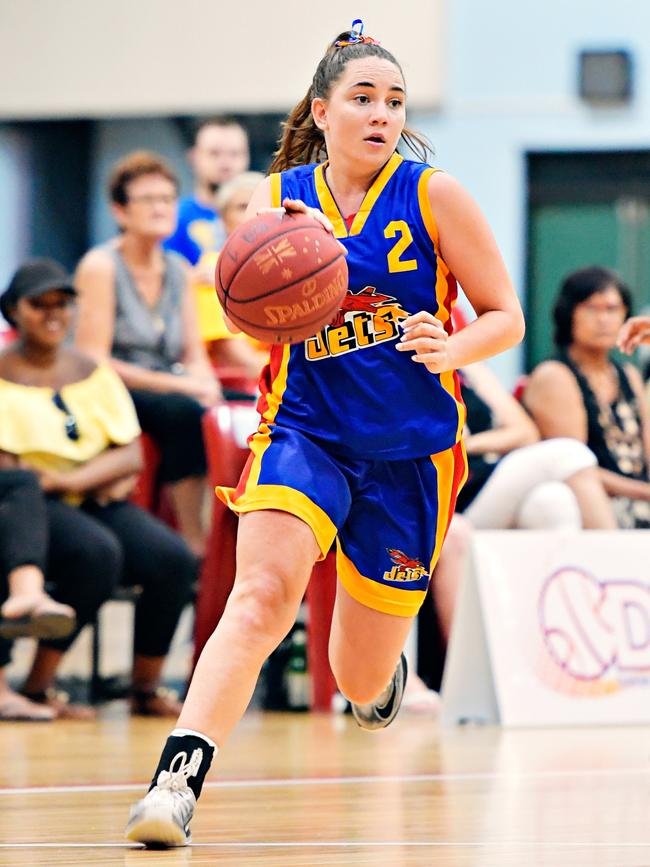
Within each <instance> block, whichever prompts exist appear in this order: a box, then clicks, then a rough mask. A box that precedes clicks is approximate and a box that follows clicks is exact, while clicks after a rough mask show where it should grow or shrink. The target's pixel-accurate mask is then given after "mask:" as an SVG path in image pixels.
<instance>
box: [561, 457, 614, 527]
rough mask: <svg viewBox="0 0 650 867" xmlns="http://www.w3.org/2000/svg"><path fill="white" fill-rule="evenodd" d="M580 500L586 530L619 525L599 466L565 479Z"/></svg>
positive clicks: (583, 524) (579, 504)
mask: <svg viewBox="0 0 650 867" xmlns="http://www.w3.org/2000/svg"><path fill="white" fill-rule="evenodd" d="M565 484H567V485H568V486H569V487H570V488H571V490H572V491H573V493H574V494H575V498H576V500H577V501H578V506H579V507H580V514H581V516H582V526H583V527H584V528H585V530H616V529H617V527H618V525H617V523H616V517H615V516H614V510H613V509H612V505H611V503H610V500H609V497H608V495H607V493H606V491H605V488H604V487H603V484H602V482H601V481H600V478H599V476H598V467H588V468H587V469H584V470H580V472H578V473H574V474H573V475H572V476H569V478H568V479H565Z"/></svg>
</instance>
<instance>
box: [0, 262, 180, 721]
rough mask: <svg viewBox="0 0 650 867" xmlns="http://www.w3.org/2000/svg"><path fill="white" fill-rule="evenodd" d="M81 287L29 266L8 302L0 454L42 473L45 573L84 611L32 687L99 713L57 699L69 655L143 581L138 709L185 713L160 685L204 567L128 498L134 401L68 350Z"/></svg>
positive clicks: (38, 669) (50, 700)
mask: <svg viewBox="0 0 650 867" xmlns="http://www.w3.org/2000/svg"><path fill="white" fill-rule="evenodd" d="M76 294H77V293H76V290H75V289H74V287H73V286H72V284H71V282H70V279H69V278H68V276H67V275H66V274H65V272H64V271H63V269H62V268H61V266H60V265H58V264H57V263H56V262H53V261H51V260H48V259H35V260H32V261H29V262H27V263H25V264H24V265H23V266H22V267H20V268H19V269H18V271H17V272H16V273H15V275H14V277H13V279H12V281H11V283H10V285H9V287H8V288H7V290H6V291H5V292H4V293H3V294H2V296H1V297H0V310H1V312H2V315H3V316H4V317H5V319H7V320H8V321H9V322H10V323H11V324H12V325H14V327H15V328H16V330H17V332H18V339H17V340H16V341H15V342H14V343H13V344H10V345H9V346H8V347H7V348H6V349H5V350H4V351H3V352H2V353H0V405H1V406H2V412H1V413H0V457H1V458H2V462H3V465H5V466H7V465H9V464H13V465H14V466H19V465H22V466H24V467H26V468H29V469H31V470H33V471H34V472H35V473H36V474H37V476H38V478H39V480H40V484H41V488H42V490H43V491H44V492H45V494H46V495H47V496H46V515H47V524H48V527H47V531H48V536H49V543H48V545H47V557H46V577H47V579H48V580H49V581H52V583H53V585H54V587H55V591H54V593H55V596H56V599H57V600H58V601H59V602H62V603H65V604H67V605H70V606H71V607H72V608H73V609H74V610H75V611H76V614H77V627H76V629H75V630H74V631H73V632H72V633H71V634H70V635H69V636H68V637H66V638H62V639H44V640H41V641H40V643H39V645H38V649H37V652H36V656H35V659H34V663H33V666H32V670H31V672H30V674H29V676H28V678H27V681H26V683H25V685H24V688H23V692H24V694H25V695H27V696H28V697H29V698H31V699H32V700H34V701H38V702H42V703H45V704H49V705H50V706H51V707H52V708H53V709H54V710H55V712H56V713H57V714H58V715H60V716H68V717H70V716H76V717H80V716H83V717H88V716H91V715H92V713H91V712H90V710H89V709H82V708H79V707H74V706H72V707H71V706H67V705H65V704H61V702H60V701H59V700H58V699H57V697H56V696H53V695H52V693H51V688H52V687H53V683H54V677H55V674H56V671H57V668H58V666H59V663H60V662H61V659H62V657H63V654H64V653H65V651H66V650H67V649H68V648H69V647H70V645H71V644H72V642H73V641H74V640H75V638H76V637H77V635H78V634H79V631H80V630H81V629H82V627H83V626H85V625H86V624H87V623H89V622H91V621H92V620H93V619H94V617H95V615H96V613H97V611H98V609H99V607H100V605H101V604H102V603H103V602H104V601H105V600H106V599H108V598H110V596H111V594H112V592H113V590H114V588H115V586H116V585H117V584H118V583H119V582H122V583H125V584H129V585H140V586H141V587H142V594H141V596H140V598H139V600H138V602H137V606H136V616H135V634H134V664H133V686H132V689H133V692H132V697H131V703H132V710H133V711H134V712H136V713H145V714H155V715H164V714H175V713H177V711H178V702H177V701H176V700H173V699H171V698H169V697H168V696H167V695H166V694H165V693H164V692H163V691H161V690H160V689H159V679H160V674H161V669H162V665H163V662H164V660H165V657H166V654H167V651H168V650H169V646H170V643H171V640H172V637H173V634H174V631H175V629H176V625H177V622H178V619H179V617H180V614H181V612H182V609H183V607H184V605H185V604H186V602H187V601H188V600H189V598H190V595H191V588H192V584H193V582H194V580H195V577H196V560H195V558H194V557H193V555H192V553H191V552H190V551H189V549H188V548H187V546H186V545H185V543H184V542H183V541H182V539H181V538H180V537H179V536H178V535H177V534H176V533H174V532H172V531H171V530H170V529H168V528H167V527H166V526H164V525H163V524H161V523H160V522H159V521H157V520H156V519H155V518H153V517H152V516H151V515H149V514H148V513H147V512H144V511H143V510H142V509H139V508H138V507H137V506H135V505H133V504H132V503H129V502H128V500H127V499H126V498H127V497H128V495H129V493H130V491H131V490H132V488H133V485H134V482H135V480H136V479H137V475H138V473H139V471H140V468H141V457H140V443H139V434H140V428H139V426H138V422H137V418H136V415H135V410H134V408H133V404H132V402H131V399H130V397H129V394H128V392H127V390H126V388H125V387H124V385H123V383H122V381H121V380H120V378H119V377H118V376H117V374H116V373H115V372H114V371H113V370H112V369H111V368H110V367H109V366H108V365H105V364H100V365H97V364H96V363H95V362H94V361H93V360H92V359H90V358H88V357H86V356H85V355H82V354H81V353H79V352H77V351H76V350H74V349H68V348H66V347H65V346H64V340H65V338H66V336H67V334H68V332H69V330H70V326H71V324H72V303H73V302H74V299H75V297H76Z"/></svg>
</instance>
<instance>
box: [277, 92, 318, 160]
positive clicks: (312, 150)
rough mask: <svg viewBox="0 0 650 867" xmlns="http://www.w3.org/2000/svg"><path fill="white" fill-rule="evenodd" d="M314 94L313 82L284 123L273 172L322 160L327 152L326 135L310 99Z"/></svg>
mask: <svg viewBox="0 0 650 867" xmlns="http://www.w3.org/2000/svg"><path fill="white" fill-rule="evenodd" d="M313 98H314V90H313V86H310V88H309V90H308V91H307V93H306V95H305V96H304V97H303V98H302V99H301V100H300V102H299V103H298V105H296V106H295V107H294V108H293V110H292V111H291V112H290V114H289V116H288V117H287V119H286V120H285V121H284V122H283V124H282V138H281V139H280V146H279V147H278V150H277V151H276V152H275V154H274V155H273V156H274V160H273V162H272V163H271V167H270V168H269V174H271V173H272V172H284V171H286V170H287V169H290V168H293V166H302V165H307V164H308V163H312V162H319V161H320V159H321V158H322V157H323V156H324V155H325V153H326V151H325V137H324V136H323V133H322V132H321V130H319V129H318V127H317V126H316V124H315V123H314V118H313V117H312V113H311V101H312V99H313Z"/></svg>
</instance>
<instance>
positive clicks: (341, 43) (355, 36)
mask: <svg viewBox="0 0 650 867" xmlns="http://www.w3.org/2000/svg"><path fill="white" fill-rule="evenodd" d="M346 45H381V43H380V42H378V41H377V40H376V39H373V38H372V36H364V35H363V21H362V20H361V18H355V19H354V21H353V22H352V27H351V28H350V35H349V37H348V38H347V39H337V40H336V42H335V43H334V47H335V48H345V47H346Z"/></svg>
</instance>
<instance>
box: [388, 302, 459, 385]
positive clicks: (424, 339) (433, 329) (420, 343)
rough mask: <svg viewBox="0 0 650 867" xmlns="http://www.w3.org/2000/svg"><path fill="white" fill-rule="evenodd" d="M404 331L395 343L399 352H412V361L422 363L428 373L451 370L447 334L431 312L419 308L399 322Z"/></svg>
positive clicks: (451, 364)
mask: <svg viewBox="0 0 650 867" xmlns="http://www.w3.org/2000/svg"><path fill="white" fill-rule="evenodd" d="M401 326H402V329H403V331H404V333H403V334H402V337H401V338H400V341H399V343H398V344H397V347H396V348H397V350H398V351H399V352H413V353H414V354H413V356H412V357H411V360H412V361H415V362H417V363H418V364H424V365H425V367H426V368H427V370H428V371H429V372H430V373H443V372H444V371H445V370H452V369H453V367H454V365H453V363H452V361H451V358H450V356H449V346H448V340H449V335H448V334H447V332H446V331H445V329H444V328H443V325H442V322H440V320H439V319H436V317H435V316H434V315H433V314H432V313H428V312H427V311H426V310H420V312H419V313H414V314H413V315H412V316H409V317H408V319H404V320H403V321H402V322H401Z"/></svg>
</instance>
